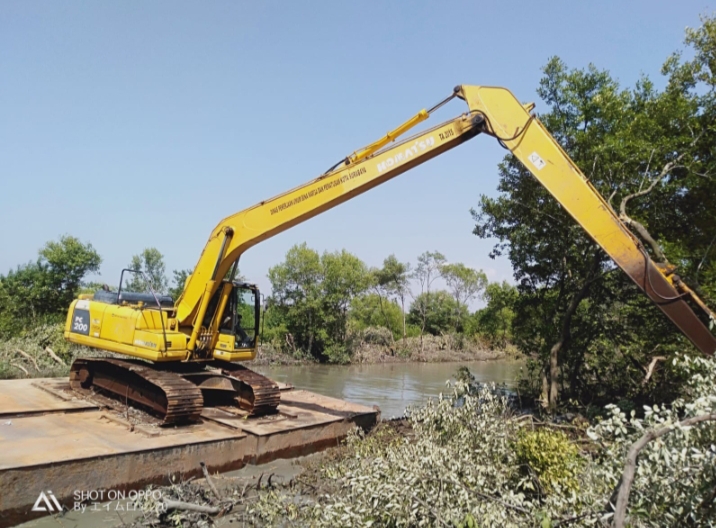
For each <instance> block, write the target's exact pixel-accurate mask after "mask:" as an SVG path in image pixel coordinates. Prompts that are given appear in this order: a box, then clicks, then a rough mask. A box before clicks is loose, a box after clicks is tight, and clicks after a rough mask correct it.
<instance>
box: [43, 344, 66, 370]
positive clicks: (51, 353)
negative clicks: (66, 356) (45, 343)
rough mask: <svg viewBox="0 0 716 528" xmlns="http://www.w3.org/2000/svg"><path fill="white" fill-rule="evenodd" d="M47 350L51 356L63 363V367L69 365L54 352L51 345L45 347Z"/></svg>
mask: <svg viewBox="0 0 716 528" xmlns="http://www.w3.org/2000/svg"><path fill="white" fill-rule="evenodd" d="M45 352H47V353H48V354H50V357H51V358H52V359H54V360H55V361H57V362H58V363H59V364H60V365H62V366H63V367H66V366H67V365H65V362H64V361H62V360H61V359H60V356H58V355H57V354H55V352H54V351H53V350H52V349H51V348H50V347H45Z"/></svg>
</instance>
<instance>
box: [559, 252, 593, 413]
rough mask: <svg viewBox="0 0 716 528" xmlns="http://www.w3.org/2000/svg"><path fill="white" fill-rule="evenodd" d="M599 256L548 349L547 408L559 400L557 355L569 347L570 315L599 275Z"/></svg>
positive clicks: (575, 295)
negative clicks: (553, 342) (556, 336)
mask: <svg viewBox="0 0 716 528" xmlns="http://www.w3.org/2000/svg"><path fill="white" fill-rule="evenodd" d="M599 258H600V255H599V254H595V255H594V259H593V261H592V268H591V270H590V272H589V275H587V279H586V280H585V281H584V284H582V287H581V288H580V289H579V291H578V292H577V293H575V294H574V297H572V300H571V301H570V302H569V306H567V310H566V311H565V312H564V316H563V317H562V329H561V331H560V336H559V340H558V341H557V342H556V343H555V344H554V345H553V346H552V348H551V349H550V351H549V408H550V409H551V410H554V409H555V408H556V406H557V401H558V400H559V385H558V381H557V380H558V378H559V355H560V353H561V352H564V351H566V350H567V348H568V347H569V341H570V339H571V337H572V334H571V330H572V317H573V316H574V314H575V312H576V311H577V308H578V307H579V303H581V302H582V300H583V299H584V298H585V297H586V296H587V293H588V292H589V287H590V286H591V284H592V283H593V282H594V281H595V280H596V279H597V278H599V277H600V276H601V275H596V276H595V273H596V272H597V270H598V269H599Z"/></svg>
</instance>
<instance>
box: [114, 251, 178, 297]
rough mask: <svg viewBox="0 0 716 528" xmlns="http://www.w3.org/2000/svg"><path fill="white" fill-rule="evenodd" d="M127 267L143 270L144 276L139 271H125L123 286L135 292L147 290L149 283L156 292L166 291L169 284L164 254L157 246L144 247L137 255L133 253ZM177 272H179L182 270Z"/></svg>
mask: <svg viewBox="0 0 716 528" xmlns="http://www.w3.org/2000/svg"><path fill="white" fill-rule="evenodd" d="M127 267H128V268H129V269H131V270H136V271H141V272H143V273H144V276H143V275H142V274H141V273H125V279H124V280H125V285H124V286H123V288H126V289H127V290H129V291H135V292H149V291H150V285H151V288H153V289H154V291H155V292H157V293H162V294H163V293H166V292H167V290H168V288H169V284H168V282H167V277H166V266H165V265H164V256H163V255H162V254H161V253H160V252H159V250H158V249H157V248H146V249H145V250H144V251H142V252H141V253H140V254H139V255H134V256H133V257H132V261H131V262H130V263H129V266H127ZM179 273H180V274H181V273H182V272H179ZM145 277H146V280H145ZM176 278H177V275H176V274H175V280H176ZM179 278H181V277H179ZM147 282H148V283H147ZM175 287H176V286H175ZM182 290H183V284H182Z"/></svg>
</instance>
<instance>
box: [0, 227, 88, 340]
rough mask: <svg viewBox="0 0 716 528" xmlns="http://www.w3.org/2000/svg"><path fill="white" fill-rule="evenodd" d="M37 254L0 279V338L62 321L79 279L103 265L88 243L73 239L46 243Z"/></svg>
mask: <svg viewBox="0 0 716 528" xmlns="http://www.w3.org/2000/svg"><path fill="white" fill-rule="evenodd" d="M39 254H40V256H39V258H38V259H37V261H35V262H30V263H28V264H25V265H24V266H18V267H17V268H16V269H15V270H12V271H10V272H9V273H8V274H7V275H6V276H4V277H3V276H0V336H12V335H18V334H19V333H20V332H21V331H22V330H23V329H25V328H28V327H31V326H33V325H39V324H42V323H47V322H57V321H62V320H64V318H65V317H66V314H67V309H68V308H69V306H70V304H71V303H72V301H73V300H74V299H75V297H76V296H77V294H78V293H79V292H80V290H81V288H82V279H83V278H84V277H85V276H86V275H87V274H88V273H95V272H97V271H99V265H100V263H101V262H102V259H101V257H100V256H99V254H98V253H97V252H96V251H95V249H94V248H93V247H92V245H91V244H89V243H88V244H83V243H82V242H80V241H79V240H78V239H77V238H75V237H72V236H63V237H61V238H60V240H59V241H56V242H55V241H51V242H48V243H47V244H45V246H44V247H43V248H42V249H41V250H40V252H39Z"/></svg>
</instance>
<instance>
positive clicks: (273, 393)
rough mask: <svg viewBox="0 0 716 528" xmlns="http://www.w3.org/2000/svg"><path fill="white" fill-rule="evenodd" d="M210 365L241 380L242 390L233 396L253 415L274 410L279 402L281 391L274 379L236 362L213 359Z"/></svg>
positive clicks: (226, 374) (269, 412)
mask: <svg viewBox="0 0 716 528" xmlns="http://www.w3.org/2000/svg"><path fill="white" fill-rule="evenodd" d="M211 366H212V367H214V368H217V369H219V370H221V373H222V374H223V375H225V376H230V377H232V378H234V379H238V380H240V381H241V382H242V390H241V391H240V394H238V395H237V397H236V398H235V400H236V401H237V403H238V405H239V407H241V408H242V409H244V410H246V411H249V413H250V414H251V415H253V416H261V415H264V414H271V413H274V412H276V408H277V407H278V404H279V403H280V402H281V391H280V390H279V388H278V385H277V384H276V382H275V381H273V380H272V379H269V378H267V377H266V376H262V375H261V374H259V373H258V372H254V371H253V370H251V369H247V368H246V367H244V366H241V365H237V364H236V363H224V362H217V361H215V362H212V363H211ZM244 387H246V388H245V389H244Z"/></svg>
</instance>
